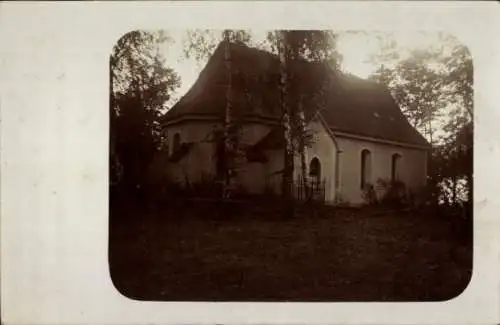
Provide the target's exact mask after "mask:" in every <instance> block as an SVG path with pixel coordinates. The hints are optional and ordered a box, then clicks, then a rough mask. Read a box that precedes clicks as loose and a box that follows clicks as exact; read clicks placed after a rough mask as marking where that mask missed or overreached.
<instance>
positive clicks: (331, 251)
mask: <svg viewBox="0 0 500 325" xmlns="http://www.w3.org/2000/svg"><path fill="white" fill-rule="evenodd" d="M181 204H182V203H177V204H174V203H170V204H167V205H166V206H165V207H163V208H161V209H154V210H153V209H148V208H145V207H141V206H139V205H135V204H132V203H131V202H128V203H127V204H123V203H122V204H121V205H120V208H116V209H112V211H111V218H110V243H109V262H110V271H111V276H112V279H113V282H114V284H115V286H116V287H117V289H118V290H119V291H120V292H121V293H122V294H124V295H126V296H127V297H129V298H133V299H139V300H167V301H173V300H175V301H212V300H216V301H417V300H422V301H438V300H447V299H450V298H453V297H455V296H457V295H458V294H460V293H461V292H462V291H463V290H464V289H465V287H466V286H467V284H468V282H469V279H470V276H471V272H472V244H471V242H470V241H466V240H465V241H464V240H463V239H462V237H463V234H460V231H459V230H460V229H457V227H456V226H454V224H455V223H451V222H450V221H449V220H448V219H445V218H439V217H436V216H432V215H429V214H426V213H423V212H419V213H417V212H397V213H396V212H382V213H377V214H374V213H372V212H371V211H369V210H347V209H334V208H324V207H323V208H316V209H313V210H310V209H307V210H306V209H299V210H298V211H297V213H296V215H295V217H294V218H291V219H284V218H282V217H279V216H280V214H279V213H278V212H275V211H273V210H272V209H270V208H269V207H261V206H258V205H256V204H248V203H240V204H235V206H233V207H231V208H228V209H227V210H226V211H224V214H220V213H219V214H218V213H217V211H218V210H217V209H216V208H215V207H214V206H213V205H210V204H208V203H204V202H189V204H186V205H185V206H181ZM217 216H218V217H217Z"/></svg>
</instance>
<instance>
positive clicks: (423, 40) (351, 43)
mask: <svg viewBox="0 0 500 325" xmlns="http://www.w3.org/2000/svg"><path fill="white" fill-rule="evenodd" d="M251 33H252V40H253V41H255V42H260V41H263V40H264V39H265V35H266V31H254V30H252V31H251ZM169 35H170V36H171V38H172V42H169V43H168V44H166V45H165V46H164V47H163V48H162V52H163V54H164V55H165V57H166V58H167V65H168V66H169V67H171V68H173V69H174V70H175V71H176V72H177V73H178V74H179V76H180V78H181V86H180V87H179V88H178V89H177V90H176V92H175V94H174V95H173V98H172V102H175V101H176V100H178V99H180V97H182V95H184V94H185V93H186V92H187V91H188V90H189V88H190V87H191V85H192V84H193V83H194V82H195V81H196V79H197V77H198V75H199V73H200V72H201V70H202V69H203V67H204V64H205V63H206V62H197V61H196V60H195V59H187V58H186V57H185V56H184V52H183V48H184V40H185V35H186V31H183V30H179V31H169ZM391 37H392V38H393V39H394V40H395V41H396V43H397V44H398V54H399V55H400V58H404V57H405V56H406V55H407V54H408V53H409V51H410V50H413V49H424V48H429V47H435V46H439V35H438V34H437V33H422V32H412V33H408V32H405V33H392V34H391ZM337 50H338V51H339V52H340V54H341V55H342V56H343V60H342V64H341V69H342V70H343V71H345V72H349V73H351V74H354V75H356V76H358V77H361V78H367V77H368V76H370V74H372V73H373V72H374V71H375V70H376V69H377V68H378V67H379V65H380V64H377V63H373V62H370V57H371V56H372V55H376V54H377V53H380V51H381V43H380V42H379V40H378V39H377V38H376V37H375V34H374V33H369V32H364V33H353V32H341V33H339V38H338V41H337Z"/></svg>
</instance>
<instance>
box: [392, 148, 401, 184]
mask: <svg viewBox="0 0 500 325" xmlns="http://www.w3.org/2000/svg"><path fill="white" fill-rule="evenodd" d="M400 169H401V155H400V154H398V153H395V154H393V155H392V162H391V181H392V182H395V181H399V180H400V177H401V175H400Z"/></svg>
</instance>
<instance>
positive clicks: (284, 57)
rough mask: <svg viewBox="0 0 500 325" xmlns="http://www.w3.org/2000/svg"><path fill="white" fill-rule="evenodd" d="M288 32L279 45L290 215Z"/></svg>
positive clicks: (286, 199)
mask: <svg viewBox="0 0 500 325" xmlns="http://www.w3.org/2000/svg"><path fill="white" fill-rule="evenodd" d="M287 33H288V32H285V31H282V32H281V38H280V42H279V43H280V44H279V45H280V46H279V58H280V77H281V78H280V95H281V96H280V97H281V107H282V125H283V133H284V134H283V136H284V140H285V141H284V142H285V148H284V156H283V163H284V168H283V177H282V183H281V190H282V195H283V199H284V204H285V211H286V214H288V216H291V214H293V209H291V204H292V184H293V144H292V129H291V123H290V122H291V114H290V113H291V112H290V105H289V78H288V56H289V48H288V44H287V37H288V35H287Z"/></svg>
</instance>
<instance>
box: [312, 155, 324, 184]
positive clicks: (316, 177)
mask: <svg viewBox="0 0 500 325" xmlns="http://www.w3.org/2000/svg"><path fill="white" fill-rule="evenodd" d="M309 176H310V177H311V178H312V179H313V181H317V182H319V181H320V180H321V163H320V162H319V159H318V158H316V157H314V158H313V159H312V160H311V163H310V164H309Z"/></svg>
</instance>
